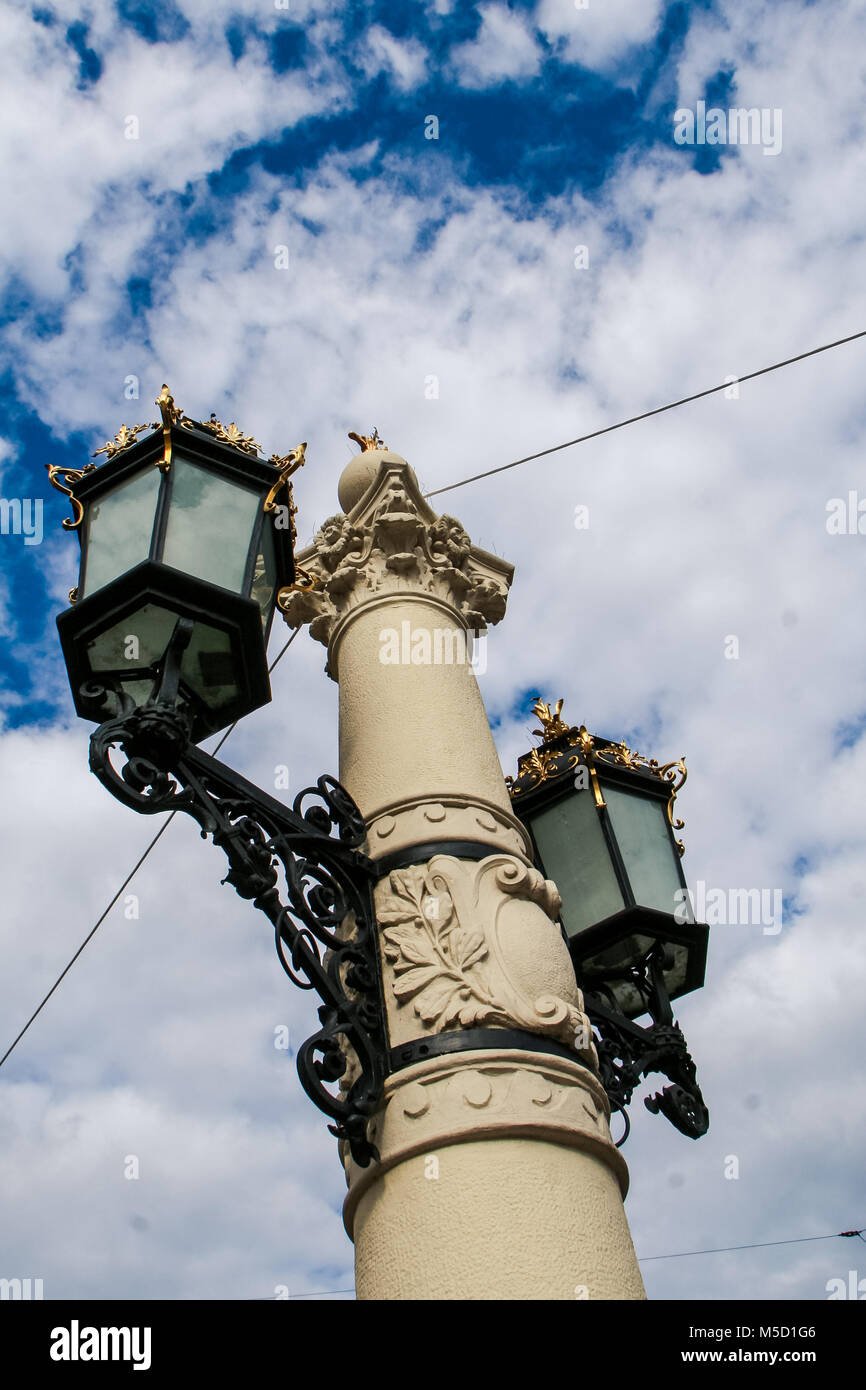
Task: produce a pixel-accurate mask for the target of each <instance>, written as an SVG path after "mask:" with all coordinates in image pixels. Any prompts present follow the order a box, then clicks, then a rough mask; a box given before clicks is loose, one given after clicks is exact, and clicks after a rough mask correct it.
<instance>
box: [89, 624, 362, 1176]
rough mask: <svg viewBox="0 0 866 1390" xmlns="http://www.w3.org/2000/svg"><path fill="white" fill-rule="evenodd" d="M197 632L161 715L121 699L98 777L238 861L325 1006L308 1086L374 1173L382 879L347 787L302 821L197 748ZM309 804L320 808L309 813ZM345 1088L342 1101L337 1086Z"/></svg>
mask: <svg viewBox="0 0 866 1390" xmlns="http://www.w3.org/2000/svg"><path fill="white" fill-rule="evenodd" d="M184 621H185V620H181V622H180V623H179V624H178V626H177V627H176V628H175V633H174V636H173V638H172V641H171V643H170V646H169V650H168V651H167V653H166V656H165V658H164V660H163V663H162V666H161V670H160V671H159V672H158V673H156V678H155V681H154V693H153V696H152V698H151V700H150V701H148V703H147V704H145V705H143V706H138V707H136V706H134V705H133V703H132V701H131V699H130V697H129V696H128V695H126V694H125V693H124V692H123V690H122V688H121V687H119V686H117V685H113V689H114V692H115V694H116V695H117V698H118V700H119V702H120V710H121V712H120V714H119V715H118V716H117V717H116V718H114V719H110V720H107V721H106V722H105V723H104V724H101V725H100V726H99V728H97V729H96V730H95V731H94V733H93V734H92V736H91V740H90V768H91V771H92V772H93V773H95V775H96V776H97V777H98V778H99V780H100V782H102V784H103V786H105V787H107V788H108V790H109V791H110V792H111V793H112V795H113V796H115V797H116V798H117V799H118V800H119V801H122V802H123V804H124V805H125V806H130V807H131V808H132V809H133V810H135V811H139V812H143V813H144V814H147V815H155V814H158V813H159V812H163V811H184V812H186V814H188V815H190V816H192V817H193V819H194V820H195V821H196V822H197V823H198V825H199V826H200V827H201V834H202V838H206V837H207V836H208V835H210V836H211V838H212V839H213V842H214V844H215V845H218V846H219V847H220V848H221V849H222V850H223V851H224V852H225V855H226V858H227V859H228V864H229V870H228V873H227V875H226V877H225V878H224V879H223V882H224V883H230V884H231V885H232V887H233V888H234V889H235V891H236V892H237V893H238V894H239V895H240V896H241V897H242V898H246V899H249V900H250V901H252V903H253V906H254V907H257V908H259V909H260V910H261V911H262V912H264V913H265V915H266V916H267V917H268V918H269V920H270V922H271V923H272V925H273V928H274V938H275V943H276V949H277V954H278V956H279V959H280V964H281V965H282V967H283V969H284V970H285V972H286V974H287V975H288V977H289V979H290V980H291V981H292V983H293V984H295V985H297V986H298V987H299V988H300V989H307V990H310V989H312V990H315V991H316V993H317V994H318V996H319V998H320V999H321V1000H322V1004H321V1006H320V1008H319V1010H318V1014H319V1021H320V1025H321V1026H320V1028H319V1029H318V1031H317V1032H316V1033H315V1034H313V1036H312V1037H310V1038H308V1039H307V1041H306V1042H305V1043H303V1045H302V1046H301V1047H300V1048H299V1050H298V1056H297V1065H298V1075H299V1076H300V1080H301V1085H302V1086H303V1088H304V1090H305V1091H306V1093H307V1095H308V1096H309V1097H310V1099H311V1100H312V1101H313V1103H314V1104H315V1105H317V1106H318V1107H319V1109H320V1110H323V1111H324V1112H325V1114H326V1115H328V1116H329V1117H330V1118H331V1119H332V1120H333V1121H334V1122H335V1123H334V1124H332V1125H329V1129H330V1130H331V1133H332V1134H335V1135H336V1136H337V1138H338V1139H341V1140H345V1142H346V1143H347V1144H348V1146H349V1149H350V1151H351V1154H352V1157H353V1158H354V1160H355V1162H356V1163H358V1164H359V1165H360V1166H361V1167H366V1166H367V1165H368V1164H369V1163H370V1161H371V1160H372V1159H378V1153H377V1152H376V1149H375V1147H374V1146H373V1145H372V1144H371V1143H370V1142H369V1140H368V1138H367V1122H368V1120H369V1118H370V1116H371V1115H372V1114H373V1112H374V1111H375V1109H376V1107H377V1105H378V1104H379V1102H380V1100H381V1096H382V1088H383V1084H384V1075H385V1065H386V1051H387V1044H386V1042H385V1038H384V1026H383V1020H384V1005H383V1000H382V988H381V980H380V976H379V966H378V957H377V952H376V947H375V942H376V938H375V916H374V909H373V884H374V883H375V881H376V869H375V866H374V865H373V863H372V862H371V860H369V859H368V858H367V857H366V855H365V854H363V853H361V850H360V846H361V845H362V844H363V843H364V839H365V835H366V828H365V825H364V820H363V818H362V816H361V813H360V811H359V810H358V808H357V806H356V805H355V803H354V801H353V800H352V799H351V797H350V796H349V794H348V793H347V792H346V791H345V789H344V788H343V787H341V786H340V784H339V782H337V781H336V779H335V778H333V777H329V776H324V777H320V778H319V779H318V781H317V783H316V786H315V787H308V788H306V789H305V790H304V791H302V792H300V793H299V794H298V796H296V797H295V800H294V802H293V805H292V808H291V810H290V809H289V808H288V807H287V806H285V805H284V804H283V803H282V802H280V801H278V800H277V799H276V798H275V797H272V796H270V795H268V793H267V792H264V791H262V790H261V789H260V788H259V787H257V786H255V785H254V784H253V783H252V782H248V781H247V780H246V778H244V777H241V776H240V775H239V774H238V773H237V772H234V771H233V770H232V769H231V768H229V767H226V766H225V764H223V763H221V762H219V761H218V759H216V758H213V757H211V756H210V755H209V754H207V753H203V752H202V751H201V750H200V749H199V748H197V747H196V746H195V745H194V744H193V743H191V742H190V737H189V734H190V727H191V716H190V711H189V707H188V704H187V702H186V700H185V698H184V696H183V692H182V691H179V685H178V671H179V663H180V659H181V657H182V653H183V649H184V647H185V646H186V643H187V642H188V640H189V634H188V632H185V629H184V627H183V623H184ZM118 749H119V750H120V752H121V753H122V754H123V755H124V756H125V758H126V762H125V764H123V765H122V767H120V768H118V767H116V766H115V764H114V762H113V761H112V752H114V751H116V750H118ZM309 798H317V801H318V804H311V805H306V804H305V803H306V802H307V800H308V799H309ZM280 868H282V871H283V879H284V883H285V889H286V894H287V899H288V901H286V902H284V901H283V900H282V899H281V896H280V887H279V880H280ZM347 1044H348V1047H347ZM338 1081H339V1082H341V1085H340V1090H339V1093H338V1094H335V1093H334V1092H333V1091H332V1090H330V1089H329V1086H331V1085H333V1084H334V1083H335V1082H338Z"/></svg>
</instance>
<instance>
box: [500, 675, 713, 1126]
mask: <svg viewBox="0 0 866 1390" xmlns="http://www.w3.org/2000/svg"><path fill="white" fill-rule="evenodd" d="M561 710H562V700H560V701H559V702H558V703H557V705H556V706H555V708H554V709H552V710H551V709H550V707H549V706H548V705H547V704H546V703H545V702H544V701H543V700H541V699H538V700H536V702H535V704H534V706H533V713H534V714H535V715H536V716H537V717H538V719H539V721H540V723H541V726H542V727H541V728H540V729H538V730H536V731H535V732H536V736H538V737H540V738H541V740H542V742H541V745H540V747H539V748H534V749H532V750H531V752H529V753H525V754H524V755H523V756H522V757H521V758H520V759H519V760H518V772H517V777H516V778H513V779H512V778H508V779H507V782H508V785H509V790H510V792H511V796H512V800H513V803H514V809H515V812H516V813H517V814H518V815H519V816H520V817H521V819H522V820H523V821H524V823H525V825H526V826H527V828H528V829H529V831H530V834H531V835H532V840H533V844H534V846H535V850H536V862H537V864H538V867H539V868H540V869H541V870H542V871H543V872H544V874H545V876H546V877H549V878H551V879H553V881H554V882H555V883H556V885H557V887H558V888H559V890H560V893H561V896H562V909H561V914H560V922H561V925H562V929H563V933H564V935H565V938H566V940H567V942H568V946H569V950H570V952H571V957H572V960H573V962H574V967H575V971H576V973H577V977H578V981H579V983H580V985H581V988H582V989H583V990H584V995H585V999H586V1007H587V1013H588V1014H589V1017H590V1019H591V1020H592V1022H593V1025H594V1026H595V1027H596V1028H597V1029H598V1030H599V1033H600V1036H601V1041H600V1043H599V1044H598V1051H599V1059H600V1063H601V1074H602V1082H603V1084H604V1085H605V1088H606V1089H607V1091H608V1094H609V1096H610V1099H611V1104H612V1105H614V1106H615V1107H616V1108H618V1109H620V1110H621V1112H622V1114H623V1117H624V1119H625V1123H626V1135H627V1133H628V1116H627V1115H626V1113H625V1106H626V1105H627V1104H628V1102H629V1100H630V1099H631V1094H632V1091H633V1089H634V1087H635V1086H636V1085H637V1084H638V1082H639V1081H640V1079H641V1077H642V1076H645V1075H647V1074H648V1073H649V1072H652V1071H662V1072H664V1074H665V1075H667V1076H668V1077H669V1078H670V1079H671V1081H672V1082H673V1085H672V1086H668V1087H665V1089H664V1091H663V1092H662V1093H661V1094H660V1095H658V1096H655V1097H651V1098H650V1099H648V1100H647V1101H646V1104H647V1106H648V1108H649V1109H650V1110H652V1111H654V1112H658V1111H659V1110H661V1111H662V1113H663V1114H665V1115H666V1116H667V1117H668V1119H669V1120H671V1122H672V1123H673V1124H674V1125H676V1127H677V1128H678V1129H680V1130H681V1131H682V1133H684V1134H687V1135H689V1136H690V1137H691V1138H698V1137H699V1136H700V1135H702V1134H705V1133H706V1131H707V1128H708V1124H709V1115H708V1112H707V1109H706V1106H705V1105H704V1103H703V1098H702V1097H701V1093H700V1089H699V1088H698V1085H697V1079H696V1076H695V1068H694V1064H693V1063H692V1060H691V1058H690V1057H689V1054H688V1050H687V1048H686V1044H685V1039H684V1037H683V1035H682V1033H681V1031H680V1029H679V1027H678V1026H677V1025H676V1024H675V1023H674V1021H673V1014H672V1012H671V1007H670V1004H671V1000H672V999H676V998H678V997H679V996H680V995H683V994H688V993H689V992H690V991H692V990H695V989H700V987H701V986H702V984H703V982H704V972H705V969H706V957H707V938H708V935H709V929H708V928H707V927H706V926H705V925H704V924H702V923H699V922H696V921H695V920H694V916H693V913H692V910H691V903H690V899H689V896H688V890H687V887H686V881H685V878H684V876H683V872H682V867H681V857H682V854H683V852H684V846H683V843H682V841H681V840H677V839H676V836H675V831H677V830H681V829H682V827H683V822H682V821H681V820H674V813H673V807H674V802H675V800H676V796H677V792H678V791H679V790H680V788H681V787H682V785H683V783H684V782H685V780H686V766H685V760H684V759H682V758H680V759H678V760H677V761H676V762H672V763H665V764H664V765H659V764H658V763H657V762H656V761H655V760H652V759H651V760H648V759H646V758H643V757H641V755H640V754H638V753H633V752H632V751H631V749H629V748H628V747H627V746H626V744H625V742H624V741H623V742H621V743H614V742H612V741H611V740H610V739H605V738H600V737H598V736H593V735H591V734H589V733H588V732H587V730H586V729H585V728H584V726H583V725H581V726H580V727H579V728H572V727H569V726H568V725H567V724H566V723H565V722H564V721H563V720H562V719H561V718H560V713H561ZM647 1013H648V1014H650V1016H651V1017H652V1020H653V1023H652V1026H651V1027H649V1028H642V1027H640V1026H639V1025H638V1024H637V1023H635V1022H634V1020H635V1019H637V1018H639V1017H641V1016H642V1015H644V1014H647ZM624 1138H625V1135H624V1136H623V1140H620V1143H622V1142H623V1141H624Z"/></svg>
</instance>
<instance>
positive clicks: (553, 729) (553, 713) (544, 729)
mask: <svg viewBox="0 0 866 1390" xmlns="http://www.w3.org/2000/svg"><path fill="white" fill-rule="evenodd" d="M532 713H533V714H534V715H535V717H536V719H537V720H538V722H539V723H540V724H541V728H540V729H533V731H532V732H533V734H534V735H535V736H536V737H537V738H541V739H543V740H544V742H545V743H549V742H550V740H551V739H552V738H557V737H558V736H559V734H567V733H568V725H567V724H566V723H565V722H564V721H563V720H562V719H560V717H559V716H560V714H561V713H562V700H557V702H556V705H555V706H554V708H553V709H551V708H550V706H549V705H548V704H547V703H546V701H544V700H542V698H541V696H540V695H537V696H536V699H535V704H534V705H533V706H532Z"/></svg>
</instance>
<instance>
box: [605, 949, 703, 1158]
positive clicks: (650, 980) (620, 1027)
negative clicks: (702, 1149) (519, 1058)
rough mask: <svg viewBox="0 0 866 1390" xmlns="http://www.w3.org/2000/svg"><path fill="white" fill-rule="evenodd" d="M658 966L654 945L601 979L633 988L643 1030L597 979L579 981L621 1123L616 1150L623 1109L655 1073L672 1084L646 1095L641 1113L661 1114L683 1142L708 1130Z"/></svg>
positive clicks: (661, 962)
mask: <svg viewBox="0 0 866 1390" xmlns="http://www.w3.org/2000/svg"><path fill="white" fill-rule="evenodd" d="M664 964H665V961H664V946H663V945H662V944H660V943H658V942H657V943H655V944H654V945H653V947H652V949H651V950H650V951H648V952H647V954H646V955H645V956H644V957H643V959H642V960H641V961H640V962H639V963H638V964H637V965H634V966H630V967H629V968H628V969H627V970H623V971H621V972H619V974H618V975H617V973H616V972H613V971H611V972H609V973H608V975H607V976H606V981H613V980H615V979H617V978H621V979H626V978H627V979H628V981H629V983H630V984H632V985H634V987H635V988H636V989H637V990H638V991H639V993H640V995H641V997H642V998H643V1000H644V1001H645V1003H646V1012H647V1013H648V1014H649V1015H650V1016H651V1018H652V1024H651V1025H650V1026H649V1027H641V1026H640V1025H639V1024H637V1023H634V1022H633V1021H632V1020H631V1019H630V1018H627V1017H626V1016H625V1014H623V1013H622V1012H621V1011H620V1010H619V1009H618V1008H617V1007H616V1004H615V1000H614V996H613V993H612V991H611V990H610V988H608V987H607V984H606V983H602V982H600V981H599V980H598V979H586V980H585V981H581V985H582V988H583V991H584V996H583V997H584V1007H585V1009H586V1012H587V1014H588V1016H589V1020H590V1023H591V1024H592V1026H593V1028H595V1029H596V1030H597V1032H598V1035H599V1036H598V1037H597V1038H596V1039H595V1045H596V1048H597V1050H598V1060H599V1076H600V1079H601V1084H602V1086H603V1087H604V1089H605V1091H606V1092H607V1096H608V1099H609V1100H610V1104H611V1109H613V1110H618V1111H619V1112H620V1113H621V1115H622V1117H623V1120H624V1121H625V1132H624V1133H623V1135H622V1137H621V1139H620V1140H619V1141H618V1143H617V1148H621V1147H622V1145H623V1144H624V1143H625V1141H626V1139H627V1138H628V1136H629V1131H630V1129H631V1123H630V1121H629V1118H628V1114H627V1112H626V1106H627V1105H628V1104H629V1102H630V1101H631V1098H632V1092H633V1091H634V1089H635V1087H636V1086H637V1085H638V1084H639V1083H640V1081H641V1080H642V1078H643V1077H645V1076H648V1075H649V1074H650V1073H651V1072H660V1073H661V1074H662V1075H664V1076H666V1077H667V1078H668V1080H669V1081H670V1082H671V1083H672V1084H671V1085H670V1086H665V1087H664V1088H663V1089H662V1090H661V1091H657V1092H656V1094H655V1095H653V1096H647V1098H646V1099H645V1100H644V1105H645V1106H646V1108H647V1110H649V1111H651V1112H652V1114H654V1115H657V1114H658V1113H659V1112H661V1113H662V1114H663V1115H664V1116H665V1117H666V1118H667V1119H668V1120H670V1122H671V1124H672V1125H673V1126H674V1128H675V1129H678V1130H679V1131H680V1133H681V1134H685V1135H686V1137H687V1138H689V1139H700V1138H701V1136H702V1135H704V1134H706V1132H707V1130H708V1129H709V1127H710V1112H709V1110H708V1109H707V1107H706V1105H705V1103H704V1098H703V1096H702V1095H701V1088H700V1086H699V1085H698V1079H697V1071H696V1069H695V1064H694V1062H693V1061H692V1058H691V1056H690V1054H689V1050H688V1046H687V1044H686V1040H685V1037H684V1036H683V1033H682V1030H681V1028H680V1026H679V1024H678V1023H675V1022H674V1017H673V1012H672V1010H671V1001H670V999H669V997H668V992H667V988H666V987H665V981H664V970H663V967H664ZM593 991H595V992H593Z"/></svg>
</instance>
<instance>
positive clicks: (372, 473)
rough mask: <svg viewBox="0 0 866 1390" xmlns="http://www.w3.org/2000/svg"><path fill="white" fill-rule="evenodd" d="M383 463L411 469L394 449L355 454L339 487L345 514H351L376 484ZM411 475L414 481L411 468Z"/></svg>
mask: <svg viewBox="0 0 866 1390" xmlns="http://www.w3.org/2000/svg"><path fill="white" fill-rule="evenodd" d="M383 463H396V464H399V465H401V466H402V467H404V468H409V465H408V464H407V462H406V460H405V459H404V458H403V457H402V456H401V455H400V454H395V453H394V451H393V450H392V449H365V450H364V452H363V453H360V454H355V456H354V458H351V459H350V460H349V462H348V463H347V464H346V467H345V468H344V469H343V473H342V476H341V478H340V481H339V484H338V486H337V496H338V498H339V499H340V506H341V507H342V508H343V511H344V512H350V511H351V510H352V508H353V507H356V506H357V505H358V503H359V502H360V500H361V498H362V497H363V496H364V494H365V492H367V491H368V489H369V488H370V487H371V486H372V485H373V483H374V482H375V480H376V475H377V474H378V472H379V469H380V467H381V465H382V464H383ZM409 474H410V476H411V477H412V478H413V479H414V477H415V475H414V473H413V472H412V469H411V468H409Z"/></svg>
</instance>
